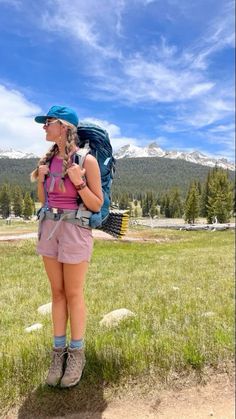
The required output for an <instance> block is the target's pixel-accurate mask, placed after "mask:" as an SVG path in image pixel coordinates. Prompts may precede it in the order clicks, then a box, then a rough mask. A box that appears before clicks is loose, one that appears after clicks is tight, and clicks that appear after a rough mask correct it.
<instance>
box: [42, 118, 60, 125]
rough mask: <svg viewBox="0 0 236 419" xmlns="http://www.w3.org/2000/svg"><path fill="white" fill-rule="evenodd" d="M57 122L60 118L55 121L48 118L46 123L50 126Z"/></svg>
mask: <svg viewBox="0 0 236 419" xmlns="http://www.w3.org/2000/svg"><path fill="white" fill-rule="evenodd" d="M56 122H58V119H55V121H50V120H46V121H45V123H44V125H45V126H46V127H49V125H52V124H55V123H56Z"/></svg>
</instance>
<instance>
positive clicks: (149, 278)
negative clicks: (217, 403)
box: [0, 227, 234, 417]
mask: <svg viewBox="0 0 236 419" xmlns="http://www.w3.org/2000/svg"><path fill="white" fill-rule="evenodd" d="M130 234H131V235H133V236H134V237H138V236H139V235H140V236H142V237H148V238H153V239H155V240H156V241H153V242H148V241H147V242H140V243H138V242H125V241H102V240H96V241H95V246H94V254H93V258H92V262H91V264H90V269H89V273H88V277H87V283H86V289H85V292H86V299H87V306H88V322H87V334H86V356H87V364H86V368H85V372H84V378H83V380H82V381H81V383H80V385H79V386H77V387H76V389H75V390H73V391H74V392H75V393H72V392H70V393H68V390H66V391H64V395H65V394H66V396H61V395H60V394H62V393H63V391H60V390H57V389H50V388H47V387H45V386H44V377H45V374H46V371H47V368H48V365H49V361H50V357H49V353H50V349H51V343H52V340H51V320H50V315H46V316H42V315H40V314H39V313H38V312H37V308H38V307H39V306H40V305H42V304H46V303H48V302H49V301H50V292H49V286H48V282H47V278H46V274H45V272H44V269H43V266H42V262H41V259H40V257H38V256H37V255H36V253H35V240H24V241H19V242H0V277H1V282H0V306H1V309H0V311H1V317H0V323H1V327H0V330H1V331H0V334H1V335H0V394H1V396H0V411H2V412H6V411H7V409H8V408H9V407H11V406H12V405H14V404H15V403H18V402H20V401H21V400H23V399H24V398H25V397H31V396H29V395H30V394H31V395H32V394H33V393H34V406H35V407H34V408H35V409H37V408H38V409H39V408H40V409H41V411H43V409H44V407H43V406H45V405H46V402H47V400H51V398H52V395H53V394H57V395H58V397H59V398H60V400H61V401H62V398H63V397H72V394H73V397H74V398H76V397H77V399H78V392H79V391H82V390H83V388H84V389H88V388H91V386H96V385H98V386H99V385H100V384H101V386H107V387H109V386H118V387H119V384H120V385H124V383H125V382H126V381H127V382H128V381H130V380H139V378H140V377H142V380H143V379H144V378H145V382H146V384H147V386H148V383H150V385H153V382H155V381H156V382H161V383H163V385H164V384H165V385H166V384H167V385H168V383H169V382H171V379H172V378H173V377H175V379H177V380H178V377H181V376H182V375H191V374H192V372H193V371H195V372H197V373H199V374H201V373H202V372H203V371H204V370H205V369H207V368H211V369H213V370H214V369H215V370H216V371H217V370H220V369H222V368H228V366H229V365H230V364H231V362H232V360H233V346H234V345H233V336H234V251H233V246H234V234H233V231H232V230H227V231H221V232H209V231H197V232H186V231H174V230H164V229H163V230H161V229H149V230H147V229H146V228H142V227H136V228H134V229H133V230H132V231H131V232H130ZM122 307H124V308H128V309H129V310H131V311H133V312H134V313H135V314H136V316H135V317H134V318H132V319H129V320H126V321H124V322H123V323H121V324H120V326H119V327H116V328H113V329H106V328H102V327H100V326H99V321H100V320H101V319H102V317H103V315H104V314H106V313H108V312H109V311H111V310H114V309H117V308H122ZM38 322H39V323H42V324H43V328H42V329H40V330H38V331H34V332H32V333H26V332H25V330H24V329H25V327H27V326H30V325H31V324H33V323H38ZM99 383H100V384H99ZM121 383H122V384H121ZM151 383H152V384H151ZM69 391H72V390H69ZM68 394H69V395H68ZM77 399H76V400H77ZM45 400H46V401H45ZM63 400H64V401H63V403H64V406H65V403H66V401H65V400H66V399H65V398H64V399H63ZM32 403H33V402H32ZM37 403H38V404H37ZM68 403H69V402H68ZM81 403H82V402H81ZM70 404H71V402H70ZM37 406H38V407H37ZM49 406H51V407H49ZM50 409H51V410H50ZM68 409H69V408H68ZM68 409H67V408H64V410H63V409H62V410H60V408H58V409H57V410H55V411H54V410H53V407H52V404H51V405H50V403H48V407H47V413H48V412H49V413H50V412H51V414H53V413H54V414H55V413H57V414H59V412H61V413H62V411H63V413H65V411H68V412H69V411H70V410H68ZM19 417H20V416H19ZM22 417H23V416H22Z"/></svg>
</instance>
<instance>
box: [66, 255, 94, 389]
mask: <svg viewBox="0 0 236 419" xmlns="http://www.w3.org/2000/svg"><path fill="white" fill-rule="evenodd" d="M87 268H88V262H81V263H79V264H76V265H72V264H67V263H64V264H63V273H64V285H65V293H66V299H67V306H68V311H69V316H70V327H71V339H72V341H71V343H70V346H69V348H68V358H67V361H66V369H65V373H64V375H63V377H62V379H61V387H72V386H74V385H76V384H77V383H78V382H79V381H80V378H81V375H82V372H83V369H84V365H85V354H84V348H83V337H84V332H85V323H86V307H85V301H84V292H83V287H84V281H85V276H86V272H87ZM72 345H75V346H72ZM77 345H79V346H77Z"/></svg>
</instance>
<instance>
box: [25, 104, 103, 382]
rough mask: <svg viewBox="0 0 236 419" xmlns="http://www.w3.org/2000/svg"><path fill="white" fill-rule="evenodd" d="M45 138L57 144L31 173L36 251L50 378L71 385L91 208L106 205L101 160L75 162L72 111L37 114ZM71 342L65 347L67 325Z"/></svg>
mask: <svg viewBox="0 0 236 419" xmlns="http://www.w3.org/2000/svg"><path fill="white" fill-rule="evenodd" d="M35 121H36V122H38V123H40V124H43V128H44V130H45V132H46V140H47V141H50V142H51V141H52V142H53V143H54V144H53V146H52V147H51V148H50V149H49V151H48V152H47V154H46V155H45V156H44V157H43V158H42V159H40V161H39V164H38V167H37V169H35V170H34V171H33V172H32V174H31V179H32V180H37V181H38V197H39V200H40V202H41V203H42V204H43V207H42V208H41V210H40V214H39V219H40V223H39V240H38V244H37V251H38V253H39V254H40V255H42V257H43V262H44V266H45V270H46V273H47V276H48V278H49V281H50V286H51V292H52V321H53V334H54V338H53V339H54V340H53V350H52V362H51V366H50V368H49V372H48V376H47V379H46V382H47V384H48V385H51V386H56V385H57V384H59V383H60V385H61V387H71V386H73V385H75V384H77V383H78V382H79V380H80V378H81V374H82V371H83V368H84V365H85V355H84V333H85V323H86V307H85V301H84V295H83V287H84V282H85V276H86V272H87V269H88V263H89V260H90V258H91V254H92V247H93V238H92V231H91V228H90V227H89V225H88V218H87V217H88V215H87V214H88V212H89V211H88V210H90V211H93V212H98V211H99V210H100V208H101V206H102V203H103V193H102V188H101V178H100V170H99V166H98V163H97V160H96V159H95V158H94V157H93V156H91V155H87V156H86V158H85V160H84V165H83V169H81V168H80V166H79V165H77V164H75V163H73V154H74V153H75V152H76V150H77V148H78V147H77V142H78V137H77V125H78V116H77V114H76V112H75V111H74V110H73V109H70V108H68V107H65V106H53V107H51V108H50V110H49V111H48V113H47V115H43V116H36V118H35ZM68 320H69V324H70V334H71V340H70V343H69V346H68V348H67V344H66V329H67V322H68Z"/></svg>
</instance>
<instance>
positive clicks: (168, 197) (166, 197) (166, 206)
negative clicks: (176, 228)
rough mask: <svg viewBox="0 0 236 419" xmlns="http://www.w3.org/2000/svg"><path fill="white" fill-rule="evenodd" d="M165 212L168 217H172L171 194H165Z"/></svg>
mask: <svg viewBox="0 0 236 419" xmlns="http://www.w3.org/2000/svg"><path fill="white" fill-rule="evenodd" d="M164 214H165V217H166V218H170V216H171V214H170V196H169V194H166V196H165V207H164Z"/></svg>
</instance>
